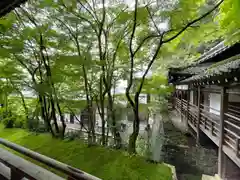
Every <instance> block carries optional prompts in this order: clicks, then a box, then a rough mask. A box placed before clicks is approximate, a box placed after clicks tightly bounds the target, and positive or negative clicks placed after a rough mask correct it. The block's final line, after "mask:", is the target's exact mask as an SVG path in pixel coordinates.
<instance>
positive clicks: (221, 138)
mask: <svg viewBox="0 0 240 180" xmlns="http://www.w3.org/2000/svg"><path fill="white" fill-rule="evenodd" d="M226 89H227V88H226V87H222V89H221V106H220V129H219V132H220V133H219V134H220V135H219V147H218V175H219V176H220V177H222V175H223V173H222V172H223V169H222V167H223V163H224V162H223V157H224V152H223V150H222V149H223V142H224V119H225V113H226V112H227V109H228V94H227V93H226Z"/></svg>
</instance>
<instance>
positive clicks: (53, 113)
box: [50, 96, 59, 135]
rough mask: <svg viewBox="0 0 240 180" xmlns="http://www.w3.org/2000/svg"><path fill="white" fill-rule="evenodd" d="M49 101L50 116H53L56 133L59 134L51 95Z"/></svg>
mask: <svg viewBox="0 0 240 180" xmlns="http://www.w3.org/2000/svg"><path fill="white" fill-rule="evenodd" d="M50 101H51V107H52V112H51V117H52V118H53V122H54V126H55V131H56V134H57V135H59V128H58V123H57V117H56V110H55V105H54V100H53V97H52V96H51V99H50ZM50 121H51V119H50Z"/></svg>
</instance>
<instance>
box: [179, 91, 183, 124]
mask: <svg viewBox="0 0 240 180" xmlns="http://www.w3.org/2000/svg"><path fill="white" fill-rule="evenodd" d="M182 99H183V96H182V93H181V104H180V111H181V122H182V121H183V100H182Z"/></svg>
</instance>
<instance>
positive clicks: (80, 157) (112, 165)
mask: <svg viewBox="0 0 240 180" xmlns="http://www.w3.org/2000/svg"><path fill="white" fill-rule="evenodd" d="M0 137H1V138H4V139H7V140H9V141H11V142H14V143H16V144H19V145H21V146H24V147H26V148H29V149H31V150H34V151H36V152H38V153H41V154H43V155H46V156H49V157H51V158H53V159H56V160H58V161H61V162H63V163H66V164H69V165H71V166H73V167H76V168H79V169H80V170H83V171H86V172H87V173H90V174H92V175H95V176H97V177H99V178H102V179H104V180H108V179H109V180H110V179H111V180H112V179H114V180H122V179H124V180H127V179H131V180H146V179H147V180H156V179H157V180H171V179H172V177H171V176H172V174H171V170H170V168H169V167H167V166H166V165H164V164H152V163H148V162H146V161H145V159H144V158H142V157H139V156H129V155H128V154H127V153H126V152H124V151H119V150H113V149H109V148H104V147H100V146H95V147H87V145H86V144H84V143H82V142H81V141H80V140H72V141H69V140H58V139H53V138H52V137H51V136H50V135H49V134H38V135H36V134H34V133H30V132H28V131H26V130H23V129H4V128H3V126H2V125H1V124H0ZM21 156H22V155H21ZM22 157H23V156H22ZM24 158H26V159H29V158H27V157H24ZM37 164H39V165H41V166H43V167H46V166H44V165H42V164H40V163H37ZM60 175H61V174H60Z"/></svg>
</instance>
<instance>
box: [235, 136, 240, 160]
mask: <svg viewBox="0 0 240 180" xmlns="http://www.w3.org/2000/svg"><path fill="white" fill-rule="evenodd" d="M239 144H240V139H239V138H237V139H236V156H237V157H239Z"/></svg>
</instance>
